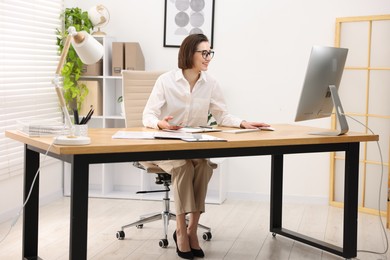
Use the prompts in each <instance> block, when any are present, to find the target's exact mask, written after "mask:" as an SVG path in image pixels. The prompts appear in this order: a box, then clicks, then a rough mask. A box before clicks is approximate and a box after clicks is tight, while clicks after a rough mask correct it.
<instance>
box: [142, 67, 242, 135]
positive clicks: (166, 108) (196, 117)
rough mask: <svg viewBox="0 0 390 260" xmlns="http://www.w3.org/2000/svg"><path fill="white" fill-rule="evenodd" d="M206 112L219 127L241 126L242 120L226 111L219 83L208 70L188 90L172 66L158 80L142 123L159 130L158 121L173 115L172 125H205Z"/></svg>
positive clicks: (181, 75)
mask: <svg viewBox="0 0 390 260" xmlns="http://www.w3.org/2000/svg"><path fill="white" fill-rule="evenodd" d="M209 112H210V113H211V114H212V115H213V117H214V118H215V120H216V121H217V124H218V125H221V126H231V127H240V124H241V122H242V120H241V119H240V118H238V117H235V116H233V115H230V114H229V113H228V111H227V107H226V103H225V99H224V97H223V94H222V90H221V88H220V86H219V84H218V83H217V81H216V80H215V79H214V78H213V77H211V76H210V75H209V74H208V73H207V72H204V71H202V72H201V75H200V77H199V79H198V81H197V82H196V84H195V86H194V88H193V90H192V92H190V85H189V83H188V81H187V80H186V79H185V78H184V76H183V72H182V70H181V69H174V70H171V71H169V72H166V73H164V74H162V75H161V76H160V77H159V78H158V79H157V81H156V83H155V85H154V87H153V90H152V93H151V94H150V97H149V100H148V102H147V104H146V106H145V109H144V112H143V124H144V126H146V127H150V128H155V129H158V126H157V123H158V121H159V120H162V119H163V118H164V117H166V116H173V119H172V120H171V121H169V123H170V124H172V125H175V124H182V125H184V126H193V127H196V126H205V125H207V121H208V114H209Z"/></svg>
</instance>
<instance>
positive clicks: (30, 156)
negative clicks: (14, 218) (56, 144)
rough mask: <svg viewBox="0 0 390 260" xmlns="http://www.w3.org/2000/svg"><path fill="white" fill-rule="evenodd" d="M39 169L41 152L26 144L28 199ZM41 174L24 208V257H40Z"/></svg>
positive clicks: (25, 159)
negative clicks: (31, 148)
mask: <svg viewBox="0 0 390 260" xmlns="http://www.w3.org/2000/svg"><path fill="white" fill-rule="evenodd" d="M38 169H39V153H37V152H34V151H31V150H29V149H28V148H27V145H25V146H24V187H23V189H24V190H23V193H24V194H23V200H24V201H26V198H27V196H28V193H29V191H30V189H31V185H32V182H33V180H34V177H35V174H36V173H37V171H38ZM38 220H39V175H38V176H37V179H36V180H35V184H34V187H33V189H32V191H31V195H30V199H29V201H28V203H27V204H26V206H25V207H24V210H23V258H24V259H38Z"/></svg>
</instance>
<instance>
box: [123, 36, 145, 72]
mask: <svg viewBox="0 0 390 260" xmlns="http://www.w3.org/2000/svg"><path fill="white" fill-rule="evenodd" d="M125 69H126V70H145V59H144V55H143V54H142V50H141V46H140V45H139V43H138V42H125Z"/></svg>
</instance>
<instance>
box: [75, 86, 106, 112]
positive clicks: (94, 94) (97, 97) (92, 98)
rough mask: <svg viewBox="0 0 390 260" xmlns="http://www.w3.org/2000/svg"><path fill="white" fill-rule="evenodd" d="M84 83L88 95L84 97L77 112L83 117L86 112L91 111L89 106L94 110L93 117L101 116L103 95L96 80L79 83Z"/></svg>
mask: <svg viewBox="0 0 390 260" xmlns="http://www.w3.org/2000/svg"><path fill="white" fill-rule="evenodd" d="M79 82H80V83H84V84H86V85H87V88H88V95H87V96H86V97H85V99H84V102H83V104H82V105H81V110H80V112H79V115H80V116H85V115H87V114H88V111H89V110H90V109H91V106H93V108H94V109H95V111H94V113H93V115H95V116H101V115H103V109H102V103H103V95H102V88H101V87H100V86H99V81H96V80H85V81H79Z"/></svg>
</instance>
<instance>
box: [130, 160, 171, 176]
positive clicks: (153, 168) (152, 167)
mask: <svg viewBox="0 0 390 260" xmlns="http://www.w3.org/2000/svg"><path fill="white" fill-rule="evenodd" d="M133 165H134V166H135V167H137V168H140V169H142V170H145V171H146V172H147V173H165V171H164V170H163V169H161V168H160V167H158V166H157V165H156V164H154V163H151V162H134V163H133Z"/></svg>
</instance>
